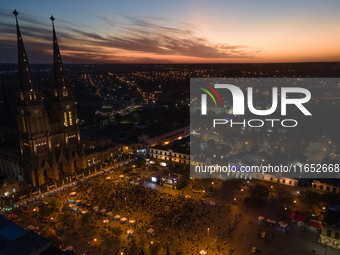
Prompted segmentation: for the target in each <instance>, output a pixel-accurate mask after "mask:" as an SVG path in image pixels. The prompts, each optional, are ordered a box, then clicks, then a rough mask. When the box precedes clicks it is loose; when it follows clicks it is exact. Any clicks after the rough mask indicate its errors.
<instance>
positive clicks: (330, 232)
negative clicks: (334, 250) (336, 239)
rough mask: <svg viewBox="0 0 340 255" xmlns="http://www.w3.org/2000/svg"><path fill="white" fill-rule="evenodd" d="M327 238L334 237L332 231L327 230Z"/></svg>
mask: <svg viewBox="0 0 340 255" xmlns="http://www.w3.org/2000/svg"><path fill="white" fill-rule="evenodd" d="M327 236H328V237H331V236H332V230H329V229H327Z"/></svg>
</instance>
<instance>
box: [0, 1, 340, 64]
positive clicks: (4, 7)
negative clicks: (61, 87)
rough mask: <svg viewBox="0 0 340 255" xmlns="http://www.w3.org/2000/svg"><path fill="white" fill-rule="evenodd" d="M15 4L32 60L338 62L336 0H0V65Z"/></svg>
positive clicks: (7, 58)
mask: <svg viewBox="0 0 340 255" xmlns="http://www.w3.org/2000/svg"><path fill="white" fill-rule="evenodd" d="M14 9H16V10H17V11H18V12H19V13H20V14H19V16H18V19H19V25H20V28H21V33H22V36H23V40H24V43H25V46H26V51H27V55H28V58H29V61H30V62H31V63H52V28H51V21H50V20H49V17H50V16H51V15H52V14H53V16H54V17H55V18H56V20H55V27H56V32H57V37H58V41H59V47H60V50H61V54H62V58H63V62H64V63H254V62H258V63H272V62H312V61H340V15H339V14H340V1H339V0H328V1H321V0H319V1H315V0H300V1H291V0H286V1H274V0H272V1H269V0H267V1H264V0H258V1H253V0H248V1H246V0H240V1H236V0H235V1H227V0H221V1H214V0H212V1H201V0H180V1H177V0H172V1H170V0H169V1H162V0H157V1H156V0H144V1H130V0H120V1H114V0H107V1H104V0H99V1H93V0H91V1H89V0H83V1H79V0H72V1H70V0H67V1H65V0H59V1H46V0H44V1H42V0H34V1H22V0H21V1H13V0H12V1H5V0H0V63H16V62H17V51H16V30H15V18H14V15H13V14H12V11H13V10H14Z"/></svg>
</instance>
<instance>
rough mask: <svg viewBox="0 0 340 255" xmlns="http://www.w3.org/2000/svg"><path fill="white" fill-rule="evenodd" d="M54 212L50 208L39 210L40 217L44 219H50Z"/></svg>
mask: <svg viewBox="0 0 340 255" xmlns="http://www.w3.org/2000/svg"><path fill="white" fill-rule="evenodd" d="M51 213H52V211H51V209H50V208H48V207H47V206H43V207H41V208H39V215H40V216H41V217H42V218H46V217H49V216H50V215H51Z"/></svg>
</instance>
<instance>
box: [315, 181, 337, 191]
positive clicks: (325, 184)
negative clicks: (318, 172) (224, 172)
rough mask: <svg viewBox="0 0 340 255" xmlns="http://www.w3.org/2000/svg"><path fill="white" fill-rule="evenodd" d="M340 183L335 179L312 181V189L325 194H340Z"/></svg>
mask: <svg viewBox="0 0 340 255" xmlns="http://www.w3.org/2000/svg"><path fill="white" fill-rule="evenodd" d="M339 185H340V182H339V181H338V180H337V179H324V180H323V181H317V180H313V182H312V188H313V189H318V190H323V191H326V192H333V193H337V194H339V193H340V187H339Z"/></svg>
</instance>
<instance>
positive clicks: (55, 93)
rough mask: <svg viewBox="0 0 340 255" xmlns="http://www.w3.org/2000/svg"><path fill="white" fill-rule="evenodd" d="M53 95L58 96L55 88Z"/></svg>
mask: <svg viewBox="0 0 340 255" xmlns="http://www.w3.org/2000/svg"><path fill="white" fill-rule="evenodd" d="M54 96H55V97H57V96H58V91H57V90H56V89H55V90H54Z"/></svg>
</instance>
